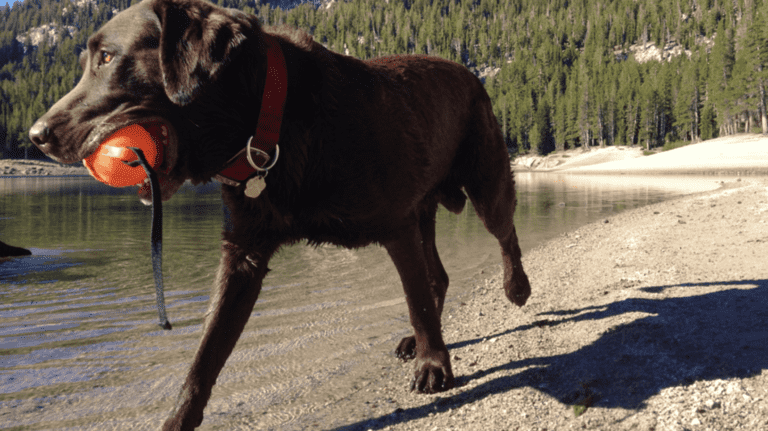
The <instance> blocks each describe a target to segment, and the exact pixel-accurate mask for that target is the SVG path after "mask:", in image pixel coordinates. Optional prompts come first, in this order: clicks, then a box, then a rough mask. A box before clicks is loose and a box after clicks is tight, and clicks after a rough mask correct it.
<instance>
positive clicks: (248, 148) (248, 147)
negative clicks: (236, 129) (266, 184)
mask: <svg viewBox="0 0 768 431" xmlns="http://www.w3.org/2000/svg"><path fill="white" fill-rule="evenodd" d="M252 141H253V136H251V137H250V138H248V144H247V145H246V146H245V156H246V157H247V158H248V163H250V164H251V166H252V167H253V169H256V170H257V171H259V172H267V171H269V170H270V169H272V167H273V166H275V163H277V158H278V157H279V156H280V146H279V145H277V144H275V157H274V158H271V157H269V154H267V152H266V151H264V150H261V149H258V148H253V147H251V142H252ZM251 151H256V152H257V153H258V154H259V155H260V156H261V157H263V158H264V160H266V161H267V162H269V161H270V159H272V163H270V164H269V166H266V167H261V166H259V165H257V164H256V163H254V161H253V158H252V157H251Z"/></svg>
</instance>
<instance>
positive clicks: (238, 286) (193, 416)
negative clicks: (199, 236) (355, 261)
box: [162, 241, 274, 431]
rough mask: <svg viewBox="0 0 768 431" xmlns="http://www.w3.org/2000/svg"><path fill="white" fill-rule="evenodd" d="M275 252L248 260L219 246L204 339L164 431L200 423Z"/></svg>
mask: <svg viewBox="0 0 768 431" xmlns="http://www.w3.org/2000/svg"><path fill="white" fill-rule="evenodd" d="M273 252H274V249H271V250H270V251H269V252H268V253H263V254H261V255H258V254H254V253H251V254H248V253H246V252H245V251H244V250H242V249H240V248H238V247H236V246H235V245H233V244H231V243H229V242H226V241H225V242H224V244H223V245H222V256H221V262H220V264H219V270H218V273H217V275H216V291H215V292H214V295H213V297H212V298H211V303H210V306H209V308H208V312H207V313H206V319H205V324H204V325H203V337H202V339H201V340H200V345H199V346H198V348H197V353H196V354H195V358H194V360H193V361H192V365H191V366H190V369H189V373H188V374H187V378H186V380H185V382H184V384H183V385H182V387H181V393H180V394H179V398H178V399H177V400H176V405H175V406H174V409H173V412H172V413H171V416H170V417H169V418H168V420H166V422H165V424H164V425H163V427H162V429H163V431H172V430H173V431H182V430H193V429H195V427H197V426H199V425H200V423H201V422H202V421H203V410H204V409H205V405H206V404H207V403H208V398H210V396H211V388H212V387H213V385H214V384H215V383H216V378H217V377H218V376H219V372H221V369H222V368H223V367H224V363H225V362H226V361H227V358H228V357H229V355H230V354H231V353H232V350H233V349H234V347H235V344H236V343H237V340H238V338H240V333H242V332H243V328H244V327H245V324H246V322H247V321H248V317H249V316H250V314H251V311H252V310H253V305H254V304H255V303H256V299H257V298H258V296H259V292H260V290H261V282H262V280H263V278H264V276H265V275H266V274H267V262H268V261H269V258H270V256H271V255H272V253H273Z"/></svg>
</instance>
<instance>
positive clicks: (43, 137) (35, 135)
mask: <svg viewBox="0 0 768 431" xmlns="http://www.w3.org/2000/svg"><path fill="white" fill-rule="evenodd" d="M50 137H51V129H49V128H48V123H47V122H45V121H43V120H38V121H37V122H36V123H35V124H34V125H33V126H32V128H30V129H29V139H30V140H31V141H32V143H33V144H35V145H37V146H38V147H39V148H40V149H41V150H43V151H45V146H46V145H47V144H48V139H49V138H50Z"/></svg>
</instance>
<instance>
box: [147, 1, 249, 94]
mask: <svg viewBox="0 0 768 431" xmlns="http://www.w3.org/2000/svg"><path fill="white" fill-rule="evenodd" d="M153 7H154V10H155V13H156V14H157V16H158V18H159V19H160V25H161V36H160V68H161V70H162V72H163V85H164V86H165V92H166V94H167V95H168V97H169V98H170V99H171V101H172V102H173V103H175V104H177V105H182V106H183V105H186V104H188V103H189V102H191V101H192V100H194V99H195V97H197V96H198V95H199V94H200V92H201V91H202V90H203V89H204V88H205V87H206V85H207V84H208V83H209V82H212V81H214V80H216V78H217V77H218V75H219V73H220V72H221V71H222V69H224V68H225V67H226V66H227V65H228V64H229V63H230V61H231V60H232V58H233V57H234V56H236V55H237V54H238V52H239V51H240V49H241V48H242V45H243V42H244V41H245V40H246V34H247V33H249V32H250V31H251V30H252V29H253V26H254V25H255V26H258V24H257V23H256V22H255V21H253V20H252V19H251V18H250V17H249V16H248V15H246V14H245V13H243V12H240V11H237V10H233V9H224V8H221V7H218V6H216V5H214V4H212V3H208V2H206V1H202V0H182V1H177V0H157V1H154V4H153Z"/></svg>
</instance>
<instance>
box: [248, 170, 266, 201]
mask: <svg viewBox="0 0 768 431" xmlns="http://www.w3.org/2000/svg"><path fill="white" fill-rule="evenodd" d="M266 187H267V183H266V182H265V181H264V177H262V176H256V177H253V178H251V179H250V180H248V182H246V183H245V195H246V196H248V197H249V198H251V199H255V198H257V197H259V195H260V194H261V192H263V191H264V189H265V188H266Z"/></svg>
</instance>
